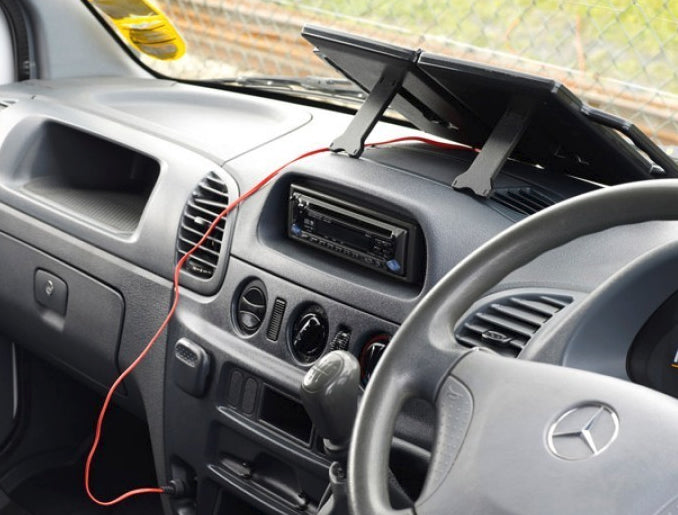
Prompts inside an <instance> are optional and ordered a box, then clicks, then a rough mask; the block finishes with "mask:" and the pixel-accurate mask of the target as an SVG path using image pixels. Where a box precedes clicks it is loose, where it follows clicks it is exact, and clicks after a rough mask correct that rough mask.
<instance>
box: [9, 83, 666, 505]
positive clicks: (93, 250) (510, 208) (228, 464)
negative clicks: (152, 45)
mask: <svg viewBox="0 0 678 515" xmlns="http://www.w3.org/2000/svg"><path fill="white" fill-rule="evenodd" d="M350 120H351V116H350V115H349V114H344V113H341V112H338V111H330V110H326V109H322V108H319V107H314V106H312V105H305V104H301V103H292V102H285V101H281V100H277V99H271V98H266V97H262V96H252V95H246V94H242V93H238V92H233V91H223V90H219V89H213V88H205V87H200V86H195V85H189V84H182V83H178V82H175V81H171V80H161V79H134V78H129V79H123V78H89V79H54V80H29V81H24V82H21V83H16V84H11V85H6V86H2V87H0V211H1V212H2V215H1V216H0V239H1V240H2V242H1V243H0V257H1V259H2V261H3V263H5V274H4V277H3V281H2V282H1V283H0V305H2V307H3V316H2V317H0V328H1V331H2V333H3V334H4V335H5V336H6V337H8V338H10V339H11V340H12V341H14V342H16V343H17V344H19V345H20V346H21V347H23V348H25V349H27V350H28V351H29V352H31V353H35V354H36V355H38V356H41V357H43V358H45V359H46V360H48V361H50V362H52V363H55V364H57V365H58V366H59V367H61V368H63V369H65V370H67V371H68V372H69V373H70V374H73V375H75V376H76V377H77V378H78V379H79V380H80V381H82V382H84V383H85V384H86V385H88V386H89V387H91V388H93V389H94V390H96V391H97V392H100V393H103V392H104V391H105V389H106V388H107V387H108V386H109V385H110V384H111V383H112V382H113V380H114V379H115V378H116V377H117V375H118V374H119V373H120V372H121V371H122V370H124V369H125V368H126V367H127V366H128V365H129V364H130V363H131V362H132V361H133V360H134V359H135V358H136V356H137V355H138V354H139V353H140V352H141V350H142V349H143V347H144V346H145V344H146V342H147V341H148V340H149V339H150V338H151V337H152V336H153V334H154V333H155V331H156V330H157V328H158V327H159V326H160V324H161V323H162V321H163V319H164V317H165V316H166V314H167V312H168V310H169V308H170V306H171V303H172V300H173V283H172V281H173V276H174V268H175V266H176V263H177V261H178V259H180V257H181V255H182V252H185V251H186V250H187V248H188V247H187V246H190V245H192V244H194V243H195V242H196V241H197V236H199V234H200V228H201V227H203V228H205V227H206V220H207V219H209V217H210V216H212V217H214V215H215V214H216V213H218V212H219V211H220V210H221V209H222V208H223V207H224V206H226V205H228V203H229V202H232V201H233V200H234V199H236V198H238V196H239V195H241V194H243V193H245V192H248V191H249V190H250V189H251V188H253V187H254V186H255V185H256V184H257V183H258V182H259V181H261V180H262V179H264V178H265V177H266V176H267V175H269V174H270V173H271V172H273V171H274V170H276V169H278V168H279V167H281V166H283V165H284V164H285V163H288V162H290V161H292V160H294V159H295V158H297V157H298V156H300V155H302V154H304V153H306V152H309V151H311V150H314V149H318V148H324V147H327V146H328V145H329V144H330V142H332V141H333V139H334V138H335V137H336V136H337V135H338V133H339V132H340V131H341V130H342V129H343V127H345V126H347V125H348V124H349V123H350ZM402 136H418V137H421V133H419V132H418V131H416V130H414V129H412V128H409V127H406V126H403V125H399V124H393V123H380V124H379V125H377V127H376V129H375V131H374V132H373V133H372V135H371V136H370V139H369V140H368V141H372V142H381V141H389V140H391V139H393V138H399V137H402ZM474 157H475V151H474V150H473V149H464V148H456V149H445V148H439V147H435V146H432V145H430V144H427V143H425V142H421V141H409V142H408V141H405V142H400V143H386V144H383V145H377V146H374V147H371V148H367V149H365V151H364V153H363V154H362V155H361V156H360V157H359V158H353V157H349V156H347V155H345V154H343V153H334V152H331V151H326V152H320V153H318V154H316V155H313V156H310V157H307V158H304V159H301V160H299V161H296V162H294V163H292V164H290V165H289V166H286V167H285V168H284V170H283V171H282V172H281V173H280V174H279V175H277V176H276V177H275V178H274V179H273V180H271V181H270V183H268V184H267V185H266V186H265V187H263V188H262V189H261V190H260V191H259V192H257V193H256V194H254V195H252V196H251V197H250V198H248V199H247V200H246V201H244V202H243V203H242V204H241V205H240V206H239V207H238V208H237V209H236V210H234V211H232V212H231V213H230V214H229V215H228V216H227V217H226V219H225V221H224V222H223V223H222V224H221V225H220V226H219V227H218V232H217V234H218V237H217V241H212V242H208V243H206V244H205V245H203V247H204V249H203V250H202V251H201V253H199V254H197V255H196V256H195V257H196V258H197V259H195V260H193V261H192V262H189V265H188V266H186V267H184V268H183V269H182V271H181V273H180V278H179V281H180V284H181V291H180V295H181V297H180V300H179V303H178V307H177V309H176V312H175V315H174V317H173V319H172V320H171V321H170V323H169V325H168V327H167V331H166V332H165V333H163V336H162V337H161V339H160V340H159V342H158V344H157V345H156V346H155V347H154V348H153V349H152V350H151V352H150V354H149V355H148V356H147V358H146V359H145V360H144V361H143V362H141V364H140V365H139V367H138V368H137V369H135V371H134V372H133V373H132V374H131V376H130V377H128V378H127V379H126V380H125V382H124V383H123V387H122V389H121V390H120V391H119V392H118V393H117V394H116V396H115V400H116V402H117V403H118V404H120V405H122V406H124V407H125V408H127V409H128V410H130V411H132V412H133V413H135V414H137V415H138V416H139V417H141V418H143V419H145V420H146V421H147V423H148V428H149V433H150V437H151V442H152V446H153V451H154V457H155V464H156V469H157V471H158V475H159V476H160V477H162V478H169V477H173V478H185V479H187V480H189V481H195V482H196V485H197V492H198V496H197V499H195V500H190V501H187V500H176V501H172V507H173V508H174V509H177V510H179V509H184V510H188V509H194V510H197V513H226V512H227V506H228V503H229V502H230V501H229V500H230V499H232V498H233V497H235V498H239V499H242V500H244V501H245V502H246V503H248V504H249V505H251V506H253V507H255V508H256V509H258V510H261V511H263V512H266V513H298V512H299V511H302V512H304V511H308V512H311V513H312V512H314V511H315V510H316V509H317V506H318V503H319V501H320V499H321V497H322V495H323V492H324V490H325V487H326V485H327V469H328V466H329V464H330V461H331V460H330V459H329V457H328V456H327V455H326V453H325V451H324V449H323V445H322V442H321V439H320V438H319V436H318V435H317V434H316V431H315V429H314V427H313V424H312V422H311V420H310V418H309V416H308V414H307V413H306V411H305V410H304V408H303V406H302V404H301V402H300V400H299V394H298V391H299V385H300V383H301V380H302V377H303V375H304V373H305V372H306V371H307V370H308V368H309V367H310V366H311V364H312V363H313V362H314V361H315V360H316V359H318V357H319V356H321V355H323V354H325V353H327V352H329V351H330V350H331V349H345V350H348V351H349V352H351V353H352V354H354V355H355V356H356V357H357V358H359V361H360V362H361V366H362V381H363V383H364V384H367V382H368V381H369V376H370V374H371V372H372V371H373V370H374V367H375V366H376V363H377V361H378V358H379V355H380V353H381V352H383V350H384V348H385V347H386V346H387V345H388V341H389V339H390V338H391V336H392V335H393V334H394V333H395V332H396V331H397V330H398V327H399V325H400V324H401V323H402V322H403V320H404V319H405V318H406V317H407V316H408V314H409V313H410V312H411V311H412V310H413V309H414V308H415V306H416V305H417V303H418V302H419V301H420V300H421V299H422V298H423V296H424V295H425V294H426V293H427V292H428V291H430V290H431V288H433V287H434V285H435V284H436V283H437V282H438V280H439V279H441V278H442V277H443V276H444V275H445V274H446V273H447V272H448V271H449V270H450V269H452V268H453V267H454V266H456V265H457V264H458V263H460V262H461V261H462V260H463V259H464V258H465V257H466V256H468V255H469V254H471V253H472V252H473V251H474V250H475V249H477V248H478V247H480V246H481V245H483V244H484V243H485V242H486V241H488V240H490V239H491V238H492V237H494V236H495V235H497V234H499V233H500V232H501V231H503V230H504V229H506V228H508V227H510V226H512V225H514V224H516V223H519V222H520V221H521V220H522V219H524V218H525V217H527V216H530V215H531V214H534V213H536V212H537V211H539V210H541V209H543V208H547V207H548V206H550V205H553V204H556V203H559V202H562V201H567V199H569V198H572V197H575V196H577V195H580V194H585V193H587V192H589V191H593V190H596V189H599V188H602V187H604V186H601V185H599V184H596V183H593V182H591V181H587V180H582V179H578V178H576V177H573V176H569V175H566V174H562V173H552V172H551V171H550V170H548V169H544V168H542V167H536V166H533V165H529V164H524V163H521V162H519V161H517V160H509V161H507V162H506V164H505V165H504V166H503V168H502V170H501V172H500V173H499V175H498V176H497V178H496V182H495V191H494V194H493V195H492V196H490V197H489V198H487V199H486V198H479V197H477V196H474V195H470V194H468V193H467V192H463V191H457V190H455V189H454V188H452V187H451V184H452V182H453V181H454V180H455V178H456V177H458V176H459V175H461V174H462V173H463V172H464V171H466V170H467V169H468V168H469V166H470V164H471V162H472V161H473V159H474ZM295 192H296V193H299V192H302V193H303V194H305V195H307V196H309V197H310V198H311V199H316V203H318V202H319V201H318V200H317V199H322V200H323V202H324V203H325V204H323V205H324V206H325V207H324V209H326V210H327V209H330V210H334V214H335V215H336V214H337V213H338V212H339V211H338V210H340V208H341V209H342V210H343V211H342V213H343V215H344V216H345V217H348V218H349V221H348V222H347V226H349V225H350V226H351V227H353V226H355V225H356V223H357V222H356V221H357V220H358V218H359V217H362V218H360V219H361V220H363V221H364V220H365V219H367V220H368V221H367V222H364V223H366V224H368V225H369V224H372V225H371V226H374V224H375V223H376V222H377V221H378V222H379V223H381V224H390V226H391V227H399V228H403V227H405V228H406V230H407V231H408V232H407V234H408V235H409V237H410V241H411V242H412V241H414V240H415V239H416V244H413V246H412V250H411V253H410V257H409V260H408V262H407V266H408V267H409V268H408V272H411V273H409V274H405V275H398V274H395V273H389V270H387V269H384V263H387V262H388V261H389V259H390V258H391V257H392V255H388V256H387V257H388V258H389V259H386V258H385V259H384V260H383V261H381V262H380V261H379V260H378V259H377V258H376V257H375V254H374V253H373V252H372V250H373V249H372V247H370V248H369V249H368V250H369V252H368V251H365V252H367V253H365V252H363V254H361V257H360V258H359V259H358V258H356V255H357V254H355V255H353V254H351V255H349V254H348V250H347V247H350V245H348V244H347V243H346V242H345V241H341V238H340V237H339V236H338V234H339V233H337V232H333V233H331V234H332V235H333V238H334V240H333V241H329V239H330V238H329V236H327V237H326V238H323V234H321V233H319V235H318V234H316V235H315V236H314V233H313V232H312V231H311V228H310V225H309V226H308V227H304V232H303V234H305V235H306V237H305V238H304V239H308V240H309V241H303V239H302V238H301V237H295V234H294V231H296V229H292V225H294V224H295V223H296V222H299V220H301V219H302V218H303V217H302V218H298V213H297V212H296V211H294V209H293V203H294V202H295V196H294V195H295ZM205 209H207V211H206V212H205V211H204V210H205ZM330 214H332V213H330ZM299 216H300V215H299ZM317 216H318V218H317V220H319V222H318V223H320V221H322V220H325V219H324V218H322V216H330V215H328V214H327V213H324V214H323V215H317ZM205 217H206V218H205ZM300 223H301V224H302V225H303V221H302V222H300ZM308 223H309V224H311V225H312V224H313V223H315V221H312V222H308ZM564 223H567V221H564ZM298 229H299V228H298ZM307 229H308V230H307ZM362 229H363V230H364V229H365V226H362ZM677 229H678V227H677V226H676V223H675V222H650V223H645V224H640V225H635V226H623V227H617V228H615V229H611V230H607V231H604V232H603V233H599V234H594V235H590V236H587V237H583V238H579V239H577V240H575V241H573V242H571V243H569V244H567V245H565V246H563V247H560V248H557V249H554V250H552V251H550V252H548V253H546V254H544V255H542V256H541V257H539V258H538V259H536V260H534V261H533V262H531V263H530V264H528V265H527V266H525V267H523V268H521V269H519V270H516V271H514V272H513V273H511V274H510V275H509V276H507V277H506V278H505V279H504V280H503V281H501V282H500V283H499V284H497V285H496V286H495V287H494V288H493V289H492V290H490V291H488V292H487V293H486V295H485V296H484V297H483V298H481V299H478V300H477V301H476V303H475V304H474V306H473V307H472V308H471V310H470V311H469V312H468V313H467V315H465V316H464V317H463V319H462V320H461V321H459V323H458V324H457V326H456V329H455V337H456V339H457V341H458V342H459V343H460V344H463V345H467V346H483V347H488V348H491V349H493V350H494V351H495V352H499V353H501V354H505V355H507V356H510V357H519V358H524V359H533V360H538V361H544V362H549V363H556V364H561V365H564V366H570V367H575V368H581V369H585V370H590V371H595V372H600V373H603V374H607V375H611V376H615V377H620V378H623V379H629V371H630V370H631V371H635V372H633V373H635V374H636V377H635V378H634V379H636V380H638V381H640V382H643V383H644V384H649V385H650V386H652V387H655V388H657V389H666V388H669V390H670V388H671V387H670V385H669V386H667V384H668V383H670V382H671V380H670V378H668V379H662V378H658V377H657V372H656V370H655V368H656V367H658V365H657V362H658V361H657V360H658V359H660V358H658V357H657V356H656V353H655V350H654V347H653V345H654V343H653V342H654V341H655V340H656V338H657V331H658V332H659V333H661V334H660V336H661V335H663V334H665V333H666V332H667V331H670V330H671V329H672V327H673V326H672V324H671V323H669V322H666V321H665V320H664V321H663V322H662V321H659V322H655V325H657V324H660V325H661V324H663V326H662V327H663V329H662V328H660V329H653V327H646V325H647V324H649V323H650V322H649V321H652V320H653V319H654V318H653V313H655V312H656V311H657V310H658V309H659V308H660V306H661V305H662V304H663V303H664V302H665V301H666V300H667V299H669V298H670V297H671V296H672V295H673V294H674V293H675V291H676V290H678V284H677V283H678V279H675V274H673V273H672V271H673V269H674V267H675V263H676V259H677V255H678V247H676V244H675V234H676V230H677ZM314 230H315V229H314ZM299 231H301V229H299ZM358 232H359V231H358ZM363 232H364V231H363ZM300 234H301V232H300ZM324 234H325V235H326V234H327V233H324ZM355 234H358V233H355ZM360 234H363V233H360ZM415 234H416V235H417V236H416V238H415V236H414V235H415ZM316 237H317V238H318V241H316V242H312V241H310V239H311V238H316ZM361 237H362V236H361ZM335 240H336V241H335ZM346 241H349V240H348V237H347V238H346ZM370 241H371V240H370ZM320 242H322V244H321V243H320ZM386 243H388V242H386ZM386 243H385V244H384V245H386ZM370 245H371V244H370ZM380 245H381V244H380ZM363 250H365V249H363ZM380 252H381V251H380ZM380 255H381V254H380ZM400 264H402V263H400ZM400 264H399V265H400ZM391 272H393V271H392V270H391ZM309 328H310V329H309ZM653 331H654V332H653ZM662 331H663V332H662ZM648 334H649V336H648ZM639 339H640V340H642V341H639ZM645 340H647V341H648V343H644V342H645ZM409 344H410V345H412V346H416V345H417V344H418V342H416V341H412V342H409ZM634 345H635V346H636V347H640V350H638V349H636V350H635V351H634V352H632V353H629V351H630V349H632V348H633V347H634ZM664 346H665V347H666V349H664V350H662V351H661V352H664V353H666V352H668V353H670V352H671V349H670V344H668V343H666V344H665V345H664ZM653 353H655V354H653ZM631 358H633V359H631ZM629 360H631V362H632V364H631V365H629V362H630V361H629ZM653 367H655V368H653ZM667 382H668V383H667ZM430 417H431V412H430V410H429V409H428V408H427V407H426V406H425V405H422V404H417V403H416V402H415V403H412V404H411V405H407V406H406V407H405V409H404V411H403V413H402V415H401V418H400V420H399V423H398V426H397V430H396V435H395V438H394V444H393V451H392V457H391V460H392V467H393V470H394V473H395V475H396V477H397V478H398V479H399V480H400V481H401V483H402V484H403V487H404V488H405V490H406V491H408V492H415V493H416V491H418V489H419V488H421V484H420V483H421V481H423V475H424V474H425V470H426V463H427V460H428V455H429V454H428V453H430V450H431V446H432V442H433V439H434V435H433V434H432V426H433V423H432V420H431V418H430ZM389 436H390V435H385V437H389ZM181 513H190V511H181Z"/></svg>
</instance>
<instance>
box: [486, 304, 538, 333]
mask: <svg viewBox="0 0 678 515" xmlns="http://www.w3.org/2000/svg"><path fill="white" fill-rule="evenodd" d="M491 308H492V309H493V310H495V311H497V312H498V313H501V314H502V315H508V316H510V317H512V318H515V319H516V320H520V321H521V322H525V323H526V324H530V325H532V326H535V330H536V329H539V327H541V325H542V324H543V323H544V322H546V321H547V320H548V319H549V317H545V316H543V315H536V314H534V313H530V312H529V311H525V310H522V309H518V308H515V307H513V306H505V305H503V304H492V305H491Z"/></svg>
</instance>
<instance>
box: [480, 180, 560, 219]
mask: <svg viewBox="0 0 678 515" xmlns="http://www.w3.org/2000/svg"><path fill="white" fill-rule="evenodd" d="M490 198H491V199H492V200H494V201H495V202H497V203H499V204H501V205H502V206H504V207H507V208H508V209H511V210H512V211H515V212H517V213H520V214H522V215H532V214H534V213H537V212H539V211H541V210H542V209H546V208H547V207H549V206H552V205H554V204H556V203H557V202H559V201H560V200H561V199H560V198H556V196H555V195H551V194H549V193H547V192H546V191H542V190H540V189H539V188H536V187H534V186H526V187H522V188H503V189H497V190H495V191H494V193H492V196H491V197H490Z"/></svg>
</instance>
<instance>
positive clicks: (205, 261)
mask: <svg viewBox="0 0 678 515" xmlns="http://www.w3.org/2000/svg"><path fill="white" fill-rule="evenodd" d="M187 252H188V250H180V251H179V254H181V255H182V256H183V255H185V254H186V253H187ZM189 259H192V260H195V261H197V262H198V263H201V264H203V265H205V266H209V267H210V268H216V266H215V263H214V262H213V261H209V260H208V259H203V258H202V257H200V256H198V255H196V253H195V252H194V253H193V254H191V257H190V258H189Z"/></svg>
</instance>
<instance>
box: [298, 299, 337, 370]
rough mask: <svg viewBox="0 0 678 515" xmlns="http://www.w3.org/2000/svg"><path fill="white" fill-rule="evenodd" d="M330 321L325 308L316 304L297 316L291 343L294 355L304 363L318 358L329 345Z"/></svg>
mask: <svg viewBox="0 0 678 515" xmlns="http://www.w3.org/2000/svg"><path fill="white" fill-rule="evenodd" d="M327 333H328V323H327V315H326V314H325V311H324V310H323V308H321V307H320V306H318V305H317V304H314V305H312V306H310V307H308V308H306V309H305V310H304V311H303V312H302V313H301V314H300V315H299V317H297V320H296V321H295V322H294V326H293V327H292V334H291V338H290V344H291V348H292V353H293V354H294V357H295V358H297V359H298V360H299V361H301V362H302V363H311V362H313V361H315V360H316V359H318V357H320V355H321V354H322V353H323V351H324V350H325V346H326V345H327Z"/></svg>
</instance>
